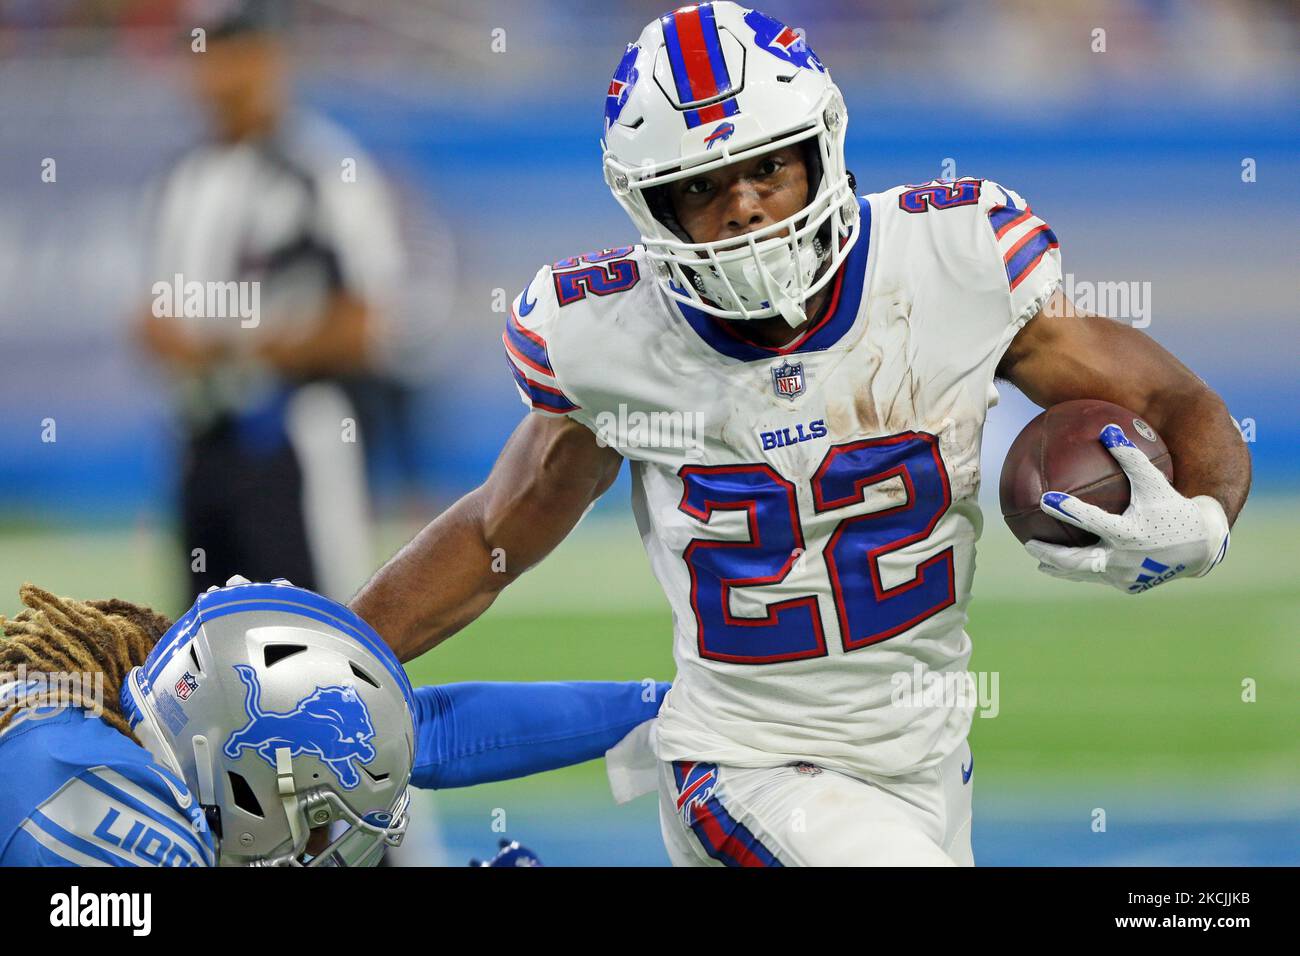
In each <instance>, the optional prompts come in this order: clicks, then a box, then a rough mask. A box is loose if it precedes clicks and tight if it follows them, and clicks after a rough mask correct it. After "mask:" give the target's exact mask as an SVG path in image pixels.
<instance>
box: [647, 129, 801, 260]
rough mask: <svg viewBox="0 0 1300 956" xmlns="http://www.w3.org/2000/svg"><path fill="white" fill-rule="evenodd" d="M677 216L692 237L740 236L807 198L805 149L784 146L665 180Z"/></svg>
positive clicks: (790, 213) (796, 207)
mask: <svg viewBox="0 0 1300 956" xmlns="http://www.w3.org/2000/svg"><path fill="white" fill-rule="evenodd" d="M668 190H669V192H668V195H669V197H670V198H671V199H672V203H673V210H674V211H675V212H676V214H677V221H678V222H679V223H681V226H682V228H683V229H685V230H686V234H687V235H689V236H690V237H691V240H692V241H694V242H716V241H718V240H720V239H731V238H733V237H735V236H743V235H744V234H745V233H747V232H753V231H754V230H755V229H762V228H763V227H764V226H770V225H772V223H774V222H780V221H781V220H782V219H787V218H789V217H790V216H793V215H794V214H795V213H797V212H798V211H799V210H800V209H802V208H803V207H804V206H805V205H807V202H808V170H807V167H806V166H805V164H804V160H803V150H802V149H801V148H800V147H799V146H797V145H795V146H786V147H784V148H782V149H777V150H772V151H770V152H766V153H760V154H758V155H756V156H751V157H749V158H748V159H744V160H740V161H738V162H735V163H728V164H727V165H726V166H722V167H720V168H718V169H714V170H711V171H709V172H707V173H703V174H701V175H699V176H694V177H689V178H687V179H679V180H678V181H677V182H674V183H670V184H669V185H668Z"/></svg>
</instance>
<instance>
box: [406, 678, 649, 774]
mask: <svg viewBox="0 0 1300 956" xmlns="http://www.w3.org/2000/svg"><path fill="white" fill-rule="evenodd" d="M668 686H669V685H668V684H665V683H658V684H653V685H643V684H641V683H638V682H635V681H629V682H625V683H611V682H604V681H573V682H566V683H552V682H547V683H527V684H522V683H521V684H509V683H483V682H475V683H465V684H446V685H443V686H441V687H421V688H418V689H417V690H416V692H415V720H416V733H415V736H416V753H415V765H414V767H413V768H412V770H411V783H412V784H414V785H415V786H417V787H426V788H437V789H441V788H445V787H468V786H472V785H474V784H479V783H489V782H491V781H494V780H509V779H510V778H512V777H523V776H527V775H528V774H532V773H540V772H542V771H544V770H555V769H557V768H559V767H567V766H570V765H571V764H575V763H582V762H583V761H586V760H594V759H595V758H597V757H599V756H601V755H602V754H604V753H605V751H607V750H609V749H610V748H611V747H613V746H614V745H615V744H616V743H618V742H619V741H620V740H622V739H623V737H624V736H625V735H626V734H627V733H628V732H629V731H631V730H632V729H633V728H634V727H636V726H637V725H638V724H640V723H642V722H643V721H646V720H649V719H651V718H652V717H654V716H655V714H657V713H658V712H659V705H660V704H661V703H662V702H663V698H664V694H666V693H667V691H668Z"/></svg>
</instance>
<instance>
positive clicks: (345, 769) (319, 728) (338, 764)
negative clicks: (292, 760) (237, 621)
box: [223, 664, 375, 790]
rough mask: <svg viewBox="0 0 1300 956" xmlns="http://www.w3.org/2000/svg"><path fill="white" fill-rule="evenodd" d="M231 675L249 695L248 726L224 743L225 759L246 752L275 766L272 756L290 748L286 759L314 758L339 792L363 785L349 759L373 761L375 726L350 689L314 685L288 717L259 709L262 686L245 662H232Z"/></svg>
mask: <svg viewBox="0 0 1300 956" xmlns="http://www.w3.org/2000/svg"><path fill="white" fill-rule="evenodd" d="M235 672H236V673H237V674H239V679H240V680H241V681H243V682H244V687H246V688H247V692H246V694H245V697H244V711H245V712H246V713H247V714H248V723H247V724H245V725H244V726H243V727H241V728H240V729H239V730H236V731H235V732H234V733H233V734H231V735H230V737H229V738H227V740H226V745H225V747H224V748H223V750H224V752H225V754H226V756H227V757H238V756H239V755H240V753H241V752H242V751H243V750H245V749H251V750H255V751H257V753H258V755H259V756H260V757H261V758H262V759H263V760H265V761H266V762H267V763H269V764H270V765H271V766H272V767H274V766H275V752H276V750H278V749H279V748H281V747H288V748H289V756H291V757H296V756H298V755H299V754H304V753H307V754H315V755H316V756H317V757H319V758H320V759H321V760H322V761H323V762H324V763H325V764H326V765H327V766H328V767H329V768H330V769H331V770H333V771H334V775H335V776H336V777H338V778H339V783H341V784H342V785H343V789H345V790H351V789H352V788H353V787H355V786H356V785H357V784H358V783H360V782H361V777H360V775H359V774H358V773H357V768H356V767H354V766H353V765H352V761H354V760H357V761H360V762H361V763H369V762H370V761H371V760H374V759H375V748H374V747H373V746H371V744H370V741H371V739H372V738H373V737H374V736H375V728H374V726H373V725H372V724H371V723H370V713H369V712H368V711H367V710H366V705H365V703H364V702H363V701H362V700H361V698H360V697H359V696H357V691H356V688H354V687H317V688H316V690H315V691H313V692H312V694H311V695H310V696H308V697H304V698H303V699H302V700H300V701H298V705H297V706H296V707H294V709H293V710H291V711H289V712H288V713H283V714H276V713H271V712H269V711H265V710H263V709H262V705H261V694H262V688H261V686H260V685H259V684H258V682H257V673H256V672H255V671H254V670H253V668H251V667H249V666H248V665H247V664H236V665H235Z"/></svg>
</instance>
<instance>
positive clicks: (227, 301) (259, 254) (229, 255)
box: [140, 4, 403, 600]
mask: <svg viewBox="0 0 1300 956" xmlns="http://www.w3.org/2000/svg"><path fill="white" fill-rule="evenodd" d="M271 9H272V8H270V7H269V5H267V4H248V5H246V6H245V7H243V8H242V9H239V10H236V11H235V12H234V13H229V14H227V15H226V16H224V17H223V18H222V19H220V20H218V21H215V22H212V23H211V24H210V25H209V26H208V28H207V34H206V51H204V52H194V53H192V54H191V56H192V57H193V61H194V79H195V91H196V93H197V95H198V98H199V100H200V101H201V103H202V105H203V107H204V108H205V110H206V112H207V113H208V115H209V118H210V120H211V126H212V134H213V135H212V138H211V139H210V140H209V141H207V142H202V143H199V144H197V145H195V146H194V147H192V148H191V149H190V150H188V151H187V152H186V153H185V154H184V155H183V156H182V157H181V158H180V159H179V161H178V162H177V163H175V165H174V166H173V167H172V168H171V170H170V172H169V173H168V174H166V175H165V176H164V177H163V178H162V181H161V182H160V183H158V184H157V186H156V189H155V194H154V197H153V202H152V211H151V217H152V220H151V226H150V228H151V230H152V232H151V237H150V244H151V255H150V257H149V263H150V266H149V268H150V271H149V274H148V277H147V278H148V282H149V283H150V287H151V294H152V296H153V298H152V300H151V301H150V303H149V304H148V306H147V307H146V308H145V309H144V310H143V315H142V317H141V320H140V331H141V333H142V334H141V338H142V340H143V342H144V343H145V345H146V347H147V349H148V350H149V352H150V353H151V354H152V355H154V356H155V357H156V358H157V359H159V360H160V361H161V362H162V363H163V365H164V366H165V367H166V368H167V370H168V371H169V372H170V373H171V377H172V378H173V379H174V382H175V386H176V394H177V401H178V413H179V418H180V419H181V423H182V427H183V429H184V432H185V454H184V456H183V462H182V466H181V476H180V505H181V514H180V516H179V517H180V529H181V539H182V540H181V543H182V544H183V547H184V558H185V561H186V563H187V567H189V569H190V581H189V594H190V595H191V596H192V595H193V594H195V593H197V592H201V591H204V590H206V589H207V588H208V587H210V586H212V585H220V584H221V583H222V582H224V581H225V580H226V579H227V578H228V577H230V576H231V575H232V574H236V573H241V574H245V575H248V576H250V577H252V578H254V579H257V578H263V579H270V578H273V577H286V578H288V579H289V580H291V581H293V582H294V583H295V584H298V585H300V586H303V587H308V588H312V589H315V590H318V591H320V592H322V593H324V594H327V595H329V596H331V597H333V598H336V599H339V600H342V599H344V598H346V597H347V596H348V595H349V594H350V593H351V592H352V591H353V590H354V589H355V588H356V587H358V586H359V585H360V584H361V583H362V582H363V581H364V579H365V577H366V575H367V573H368V571H369V570H370V567H369V566H370V563H371V561H372V559H373V549H372V547H371V543H370V536H369V535H370V517H369V506H368V502H367V490H366V479H365V467H364V459H363V454H362V445H361V439H362V436H363V434H364V431H365V429H363V428H362V427H361V422H360V421H359V416H358V414H357V412H356V403H355V401H354V400H353V399H354V398H356V397H361V398H362V399H366V398H367V397H368V398H373V397H374V395H375V393H376V392H380V393H382V391H383V383H382V382H381V380H380V379H379V377H378V376H376V375H375V374H373V372H372V371H371V369H372V368H373V367H374V366H373V363H372V357H373V356H374V355H375V353H376V344H377V341H378V339H379V337H380V336H381V335H382V334H383V333H384V327H383V318H384V315H385V313H386V311H387V307H388V305H389V304H390V302H391V299H392V297H393V295H394V293H395V291H396V288H397V286H398V283H399V281H400V277H401V272H402V265H403V264H402V250H401V244H400V241H399V238H398V230H397V225H396V222H395V219H394V215H393V210H392V207H391V203H390V201H389V198H388V194H387V189H386V187H385V185H384V183H383V182H382V181H381V179H380V178H379V174H378V171H377V169H376V167H375V165H374V164H373V163H372V162H371V161H370V160H369V159H368V158H367V157H366V156H365V155H364V154H362V153H361V151H360V150H359V149H358V148H357V146H356V144H355V143H353V142H352V141H350V140H349V139H348V138H347V137H346V136H345V135H344V134H343V133H342V132H341V131H339V130H337V129H336V128H334V127H333V126H331V125H330V124H328V123H326V122H325V121H324V120H323V119H320V118H317V117H314V116H310V115H306V114H304V113H302V112H300V111H296V110H291V109H289V107H288V106H287V103H288V66H287V55H286V52H285V50H284V49H283V46H282V43H281V39H280V37H279V36H278V35H277V30H276V27H277V24H276V23H274V22H273V21H272V20H271V19H270V15H269V14H268V12H267V11H268V10H271ZM200 300H201V301H200ZM196 313H201V314H196ZM367 404H370V405H372V406H373V404H374V403H373V402H368V403H367ZM324 555H329V559H328V561H325V560H323V559H322V556H324Z"/></svg>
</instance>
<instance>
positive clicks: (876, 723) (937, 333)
mask: <svg viewBox="0 0 1300 956" xmlns="http://www.w3.org/2000/svg"><path fill="white" fill-rule="evenodd" d="M860 206H861V212H862V217H861V224H860V227H859V228H860V229H861V235H860V238H859V240H858V241H857V242H856V243H855V245H854V247H853V249H852V251H851V253H850V255H849V257H848V259H847V260H846V261H845V263H844V264H843V266H842V267H841V269H840V274H839V275H838V276H837V277H836V279H835V280H834V281H833V283H832V285H831V286H830V288H831V293H830V297H829V299H828V307H827V308H826V309H825V310H824V312H823V315H822V317H821V318H820V319H819V320H818V321H817V322H815V323H814V324H813V325H812V326H811V327H810V328H809V329H808V330H807V331H805V332H804V333H802V334H801V335H800V336H799V338H798V339H797V340H796V341H794V342H792V343H791V344H790V345H788V346H785V347H783V348H779V349H775V348H768V347H764V346H760V345H755V344H753V343H751V342H749V341H748V340H747V339H746V338H745V337H744V332H745V330H744V328H743V327H742V326H743V323H735V324H731V325H729V324H728V323H726V322H725V321H723V320H719V319H715V318H712V317H710V316H708V315H706V314H705V313H702V312H700V311H698V310H695V309H692V308H691V307H689V306H685V305H680V304H677V303H674V302H672V301H671V300H670V299H668V297H667V296H665V295H664V294H663V292H662V291H661V289H660V287H659V285H658V283H657V282H656V281H655V279H654V276H653V275H652V273H651V269H652V265H651V263H649V262H648V261H647V260H646V258H645V256H644V254H643V252H642V250H641V249H640V247H636V246H625V247H622V248H616V249H606V250H602V251H601V252H599V253H593V254H590V255H587V256H577V257H574V258H571V259H565V260H562V261H560V262H557V263H554V264H553V265H550V266H546V267H544V268H542V269H541V270H540V271H539V272H538V273H537V274H536V275H535V276H534V277H533V279H532V280H531V281H530V282H529V283H528V285H527V287H526V288H525V289H524V291H523V293H521V294H520V296H519V297H518V298H517V299H515V301H514V304H513V306H512V310H511V315H510V317H509V318H508V320H507V326H506V332H505V335H504V341H505V345H506V350H507V357H508V360H509V363H510V367H511V371H512V372H513V374H514V376H515V380H516V383H517V385H518V386H519V389H520V394H521V396H522V397H523V398H524V401H525V402H526V404H528V405H529V407H530V408H532V409H534V410H535V411H537V412H539V413H541V414H549V415H568V416H569V417H571V418H574V419H576V420H577V421H579V422H581V423H582V424H584V425H586V426H587V427H588V428H590V429H592V430H593V431H594V432H595V433H596V435H597V436H598V437H599V438H600V439H601V440H602V441H604V442H605V443H607V444H609V445H612V446H613V447H615V448H616V449H617V450H618V451H619V452H621V453H622V454H623V456H624V457H626V458H627V459H628V460H629V461H630V462H631V467H632V477H633V483H634V490H633V509H634V511H635V514H636V519H637V523H638V526H639V528H640V530H641V537H642V540H643V541H644V544H645V548H646V551H647V553H648V554H649V557H650V563H651V566H652V568H653V570H654V573H655V576H656V577H657V578H658V580H659V582H660V584H661V585H662V587H663V589H664V593H665V594H666V595H667V598H668V601H669V603H670V605H671V606H672V612H673V621H674V630H675V636H674V656H675V659H676V663H677V677H676V680H675V681H674V684H673V688H672V690H671V692H670V693H669V694H668V698H667V700H666V701H665V703H664V705H663V709H662V710H661V712H660V714H659V721H658V731H657V745H656V746H657V749H658V755H659V757H660V758H661V759H665V760H679V759H682V760H699V761H708V762H712V763H719V764H725V765H732V766H739V767H762V766H773V765H778V764H783V763H789V762H793V761H810V762H813V763H817V764H820V765H823V766H826V767H830V768H834V769H837V770H842V771H844V772H847V773H859V774H861V773H875V774H902V773H908V772H912V771H914V770H919V769H924V768H928V767H932V766H934V765H936V764H937V763H939V762H940V761H941V760H943V759H944V757H946V756H947V755H949V754H950V753H952V752H953V751H954V750H955V749H956V748H957V747H958V745H959V744H960V743H961V741H962V740H963V739H964V738H965V736H966V732H967V730H968V728H969V725H970V719H971V715H972V712H973V702H972V701H971V700H970V695H968V694H959V695H955V696H954V695H953V694H951V693H950V694H947V695H942V699H937V698H936V696H935V695H934V694H931V695H929V696H925V697H923V695H922V691H923V689H924V688H927V687H928V688H933V687H935V686H937V685H936V684H935V681H936V680H942V679H943V678H942V677H941V676H938V677H936V676H931V675H943V674H949V675H953V677H960V676H961V675H964V674H965V671H966V667H967V661H968V659H969V656H970V639H969V638H968V637H967V636H966V634H965V631H964V630H963V628H964V625H965V622H966V607H967V604H968V602H969V600H970V593H971V579H972V576H973V574H974V570H975V541H976V539H977V538H978V537H979V533H980V528H981V523H982V519H981V515H980V511H979V508H978V506H977V504H976V493H977V491H978V487H979V481H980V472H979V464H980V455H979V451H980V438H981V433H982V429H983V424H984V416H985V413H986V412H987V410H988V408H989V407H990V406H991V405H992V404H993V403H994V402H995V401H996V400H997V392H996V390H995V388H994V384H993V377H994V370H995V369H996V367H997V364H998V361H999V360H1000V358H1001V356H1002V354H1003V352H1004V351H1005V350H1006V348H1007V346H1008V345H1009V344H1010V342H1011V339H1012V337H1013V336H1014V335H1015V333H1016V332H1017V330H1018V329H1019V328H1020V327H1021V326H1023V325H1024V323H1025V322H1026V321H1028V319H1029V318H1030V317H1032V316H1033V315H1034V314H1036V312H1037V311H1038V309H1039V308H1040V307H1041V306H1042V304H1043V303H1044V302H1045V301H1046V299H1047V298H1048V296H1049V295H1050V294H1051V293H1052V292H1053V290H1054V289H1055V288H1056V286H1057V285H1058V284H1059V282H1060V279H1061V266H1060V254H1059V251H1058V249H1057V243H1056V237H1055V236H1054V235H1053V233H1052V232H1051V230H1050V229H1049V228H1048V226H1047V224H1046V223H1045V222H1043V221H1042V220H1041V219H1039V218H1038V217H1037V216H1035V215H1034V214H1033V213H1032V212H1031V211H1030V210H1029V208H1028V207H1027V206H1026V204H1025V203H1024V201H1023V200H1022V199H1021V198H1020V196H1018V195H1017V194H1016V193H1014V192H1012V191H1010V190H1007V189H1004V188H1002V187H1001V186H999V185H997V184H996V183H993V182H990V181H987V180H977V179H962V180H957V181H955V182H949V181H940V182H933V183H929V184H926V185H922V186H900V187H898V188H895V189H892V190H889V191H888V192H882V193H877V194H874V195H870V196H865V197H862V198H861V199H860ZM948 681H949V684H950V686H955V685H954V682H953V681H952V679H951V678H949V679H948ZM903 691H906V692H905V693H904V692H903ZM922 703H923V704H924V705H923V706H917V705H918V704H922Z"/></svg>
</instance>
